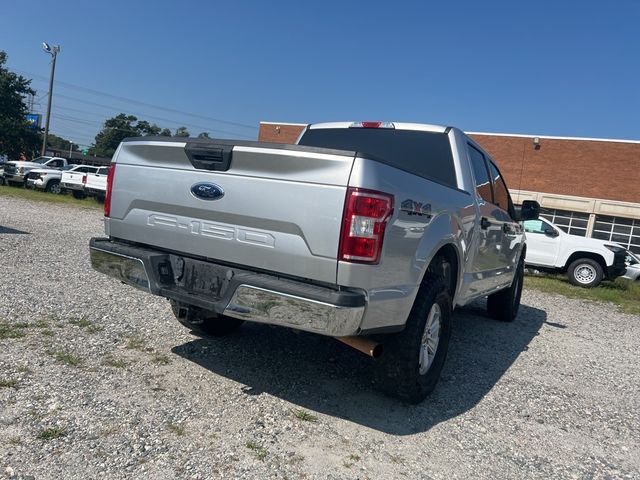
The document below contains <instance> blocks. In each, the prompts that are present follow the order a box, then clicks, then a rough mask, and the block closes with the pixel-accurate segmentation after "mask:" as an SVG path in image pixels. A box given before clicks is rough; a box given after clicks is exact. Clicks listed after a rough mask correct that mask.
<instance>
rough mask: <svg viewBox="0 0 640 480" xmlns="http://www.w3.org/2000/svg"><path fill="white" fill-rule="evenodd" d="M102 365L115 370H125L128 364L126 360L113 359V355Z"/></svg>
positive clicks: (107, 357) (106, 358) (108, 356)
mask: <svg viewBox="0 0 640 480" xmlns="http://www.w3.org/2000/svg"><path fill="white" fill-rule="evenodd" d="M102 364H103V365H107V366H109V367H114V368H125V367H126V366H127V362H126V361H125V360H123V359H122V358H115V357H112V356H111V355H107V356H106V357H105V359H104V361H103V362H102Z"/></svg>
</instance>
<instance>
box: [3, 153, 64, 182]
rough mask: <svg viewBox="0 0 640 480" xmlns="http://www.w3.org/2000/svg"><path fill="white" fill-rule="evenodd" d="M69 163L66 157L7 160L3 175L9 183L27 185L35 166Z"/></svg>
mask: <svg viewBox="0 0 640 480" xmlns="http://www.w3.org/2000/svg"><path fill="white" fill-rule="evenodd" d="M66 165H68V162H67V160H66V159H65V158H61V157H38V158H36V159H34V160H32V161H29V162H28V161H22V160H14V161H10V162H7V163H6V164H5V167H4V172H3V177H4V180H5V181H6V182H7V183H9V184H17V185H22V186H26V183H27V175H28V173H29V172H30V171H31V170H33V169H35V168H62V167H64V166H66Z"/></svg>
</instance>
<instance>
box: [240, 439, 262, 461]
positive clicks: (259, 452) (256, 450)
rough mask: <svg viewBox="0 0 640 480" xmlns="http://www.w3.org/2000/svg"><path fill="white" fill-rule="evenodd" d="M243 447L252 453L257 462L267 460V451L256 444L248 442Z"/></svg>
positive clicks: (251, 441)
mask: <svg viewBox="0 0 640 480" xmlns="http://www.w3.org/2000/svg"><path fill="white" fill-rule="evenodd" d="M245 446H246V447H247V448H248V449H249V450H251V451H252V452H253V454H254V455H255V456H256V458H257V459H258V460H260V461H263V460H264V459H265V458H267V449H266V448H264V447H263V446H262V445H260V444H259V443H258V442H254V441H253V440H250V441H248V442H247V443H246V445H245Z"/></svg>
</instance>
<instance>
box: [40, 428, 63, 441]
mask: <svg viewBox="0 0 640 480" xmlns="http://www.w3.org/2000/svg"><path fill="white" fill-rule="evenodd" d="M67 433H68V432H67V430H66V429H65V428H62V427H52V428H45V429H44V430H42V431H41V432H40V433H38V438H39V439H40V440H53V439H55V438H61V437H65V436H67Z"/></svg>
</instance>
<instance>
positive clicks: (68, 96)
mask: <svg viewBox="0 0 640 480" xmlns="http://www.w3.org/2000/svg"><path fill="white" fill-rule="evenodd" d="M56 97H62V98H66V99H68V100H73V101H76V102H80V103H86V104H87V105H93V106H96V107H102V108H108V109H110V110H111V111H114V110H118V109H114V107H113V106H110V105H105V104H103V103H96V102H92V101H90V100H84V99H80V98H77V97H72V96H70V95H65V94H63V93H57V94H56ZM56 108H63V109H69V110H75V111H77V112H81V113H89V114H92V112H87V111H86V110H78V109H72V108H69V107H64V106H58V105H57V106H56ZM129 113H130V114H133V115H136V116H139V117H145V118H150V119H153V120H158V121H161V122H169V123H171V124H174V125H177V126H180V127H181V126H185V127H191V128H195V129H200V130H204V131H209V132H219V133H224V134H227V135H235V136H239V137H243V138H247V139H253V137H252V136H249V135H246V134H243V133H238V132H231V131H229V130H221V129H219V128H211V127H210V126H204V125H196V124H193V123H187V122H179V121H177V120H172V119H169V118H163V117H157V116H155V115H148V114H146V113H141V112H138V111H129Z"/></svg>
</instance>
